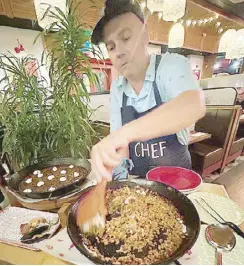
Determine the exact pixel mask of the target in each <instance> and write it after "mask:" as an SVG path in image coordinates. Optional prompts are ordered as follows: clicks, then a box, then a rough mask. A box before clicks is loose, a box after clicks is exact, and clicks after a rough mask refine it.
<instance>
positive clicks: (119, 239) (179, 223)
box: [83, 186, 186, 264]
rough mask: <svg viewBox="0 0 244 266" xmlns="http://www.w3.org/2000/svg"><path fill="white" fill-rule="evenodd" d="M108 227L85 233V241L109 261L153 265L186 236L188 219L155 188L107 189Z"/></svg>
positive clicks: (178, 244) (169, 254) (174, 248)
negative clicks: (186, 221) (185, 222)
mask: <svg viewBox="0 0 244 266" xmlns="http://www.w3.org/2000/svg"><path fill="white" fill-rule="evenodd" d="M106 200H107V205H108V206H107V207H108V216H107V218H106V224H105V228H104V229H102V230H100V231H97V232H96V234H94V232H93V234H91V233H89V234H84V233H83V234H84V238H83V240H84V243H85V245H86V246H87V248H88V249H89V250H90V251H92V253H94V254H96V256H97V257H99V258H100V259H102V260H103V261H106V262H107V263H108V264H111V263H112V264H152V263H154V262H155V261H160V260H166V259H167V258H168V257H170V256H171V255H172V254H173V253H175V252H176V250H177V249H178V248H179V247H180V245H181V243H182V242H183V239H184V237H185V236H186V227H185V225H184V218H183V217H182V216H181V215H180V213H179V212H178V210H177V208H176V207H175V206H174V205H173V204H172V203H171V202H170V201H169V200H167V199H165V198H163V197H160V196H159V195H158V194H157V193H155V192H152V191H151V190H148V189H145V188H142V187H139V186H137V187H134V188H129V187H127V186H125V187H123V188H120V189H115V190H111V189H108V190H107V195H106Z"/></svg>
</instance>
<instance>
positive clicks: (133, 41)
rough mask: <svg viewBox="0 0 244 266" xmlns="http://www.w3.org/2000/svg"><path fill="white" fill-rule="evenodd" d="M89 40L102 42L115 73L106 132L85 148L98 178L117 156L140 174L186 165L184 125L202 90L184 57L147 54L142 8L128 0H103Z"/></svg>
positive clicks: (197, 109)
mask: <svg viewBox="0 0 244 266" xmlns="http://www.w3.org/2000/svg"><path fill="white" fill-rule="evenodd" d="M92 42H93V43H94V44H99V43H100V42H104V43H105V44H106V47H107V49H108V53H109V56H110V59H111V61H112V64H113V66H114V67H115V68H116V69H117V70H118V71H119V73H120V74H121V76H119V78H117V79H116V80H115V81H113V83H112V86H111V114H110V115H111V133H110V135H108V136H107V137H105V138H104V139H103V140H101V141H100V142H99V143H98V144H96V145H95V146H94V147H93V149H92V152H91V158H92V170H93V172H94V173H95V175H96V177H97V181H98V182H101V180H102V178H106V179H108V180H111V178H112V174H111V172H112V171H111V169H114V168H116V167H117V166H119V165H120V163H121V160H122V159H123V158H130V159H131V160H132V162H133V164H134V167H133V169H132V171H131V174H135V175H140V176H145V175H146V173H147V171H149V170H150V169H151V168H154V167H156V166H180V167H184V168H188V169H189V168H191V158H190V154H189V151H188V145H187V144H188V134H189V131H188V129H187V128H188V127H189V126H191V125H192V124H194V123H195V122H196V121H197V120H199V119H200V118H202V117H203V116H204V115H205V104H204V97H203V93H202V91H201V90H200V89H199V87H198V85H197V81H196V80H195V78H194V77H193V74H192V71H191V68H190V66H189V63H188V61H187V59H186V58H185V57H183V56H181V55H178V54H170V53H166V54H164V55H159V56H156V55H151V56H150V55H149V53H148V44H149V37H148V32H147V28H146V23H145V20H144V16H143V12H142V10H141V9H140V6H139V4H138V3H137V2H136V1H133V0H107V1H106V4H105V11H104V16H103V17H102V18H101V19H100V20H99V22H98V23H97V25H96V27H95V29H94V31H93V35H92Z"/></svg>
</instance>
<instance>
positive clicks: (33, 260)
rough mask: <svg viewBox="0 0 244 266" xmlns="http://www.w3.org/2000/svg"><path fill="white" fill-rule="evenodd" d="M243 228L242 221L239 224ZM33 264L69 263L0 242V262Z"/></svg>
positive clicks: (210, 188)
mask: <svg viewBox="0 0 244 266" xmlns="http://www.w3.org/2000/svg"><path fill="white" fill-rule="evenodd" d="M200 191H202V192H210V193H215V194H218V195H221V196H224V197H228V194H227V192H226V190H225V188H224V186H222V185H216V184H207V183H204V184H203V185H202V187H201V189H200ZM240 228H241V229H242V230H244V223H243V224H242V225H241V226H240ZM4 262H5V263H6V262H7V263H10V264H22V265H23V264H25V265H26V264H28V265H30V264H33V265H57V264H59V265H64V264H71V263H70V262H65V261H63V260H60V259H58V258H56V257H53V256H51V255H49V254H47V253H45V252H43V251H30V250H27V249H22V248H19V247H13V246H10V245H6V244H1V243H0V264H4Z"/></svg>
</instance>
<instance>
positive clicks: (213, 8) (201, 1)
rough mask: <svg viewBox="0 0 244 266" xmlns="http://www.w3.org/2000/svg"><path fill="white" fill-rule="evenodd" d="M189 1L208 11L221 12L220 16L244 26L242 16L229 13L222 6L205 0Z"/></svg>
mask: <svg viewBox="0 0 244 266" xmlns="http://www.w3.org/2000/svg"><path fill="white" fill-rule="evenodd" d="M188 1H189V2H191V3H193V4H195V5H197V6H200V7H202V8H204V9H206V10H208V11H212V12H215V13H217V14H219V15H220V16H222V17H224V18H226V19H228V20H230V21H233V22H235V23H237V24H239V25H240V26H244V20H243V19H242V18H239V17H238V16H236V15H233V14H231V13H227V12H226V11H224V10H223V9H222V8H220V7H218V6H215V5H213V4H211V3H209V2H207V1H205V0H188Z"/></svg>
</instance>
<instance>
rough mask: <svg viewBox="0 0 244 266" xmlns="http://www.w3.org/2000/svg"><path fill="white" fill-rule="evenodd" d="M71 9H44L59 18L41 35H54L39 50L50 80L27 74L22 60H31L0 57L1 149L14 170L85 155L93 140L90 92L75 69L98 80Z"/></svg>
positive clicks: (86, 38) (83, 33)
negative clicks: (1, 71)
mask: <svg viewBox="0 0 244 266" xmlns="http://www.w3.org/2000/svg"><path fill="white" fill-rule="evenodd" d="M75 11H76V7H74V8H73V7H72V6H71V7H70V8H69V12H68V13H67V14H65V13H63V12H62V11H61V10H60V9H59V8H57V7H55V12H53V11H51V10H50V8H48V9H47V12H46V14H47V13H48V12H49V15H51V16H52V17H54V18H55V17H56V19H57V22H54V23H53V24H52V25H51V27H50V28H49V29H44V31H43V32H42V33H41V34H42V35H47V34H51V39H52V41H51V44H49V46H48V47H47V50H46V51H44V53H43V59H46V61H47V62H48V69H49V81H48V82H46V81H45V80H44V79H43V78H42V79H41V80H40V79H38V78H37V77H36V76H35V75H29V73H28V71H27V69H26V64H27V63H28V61H29V60H31V58H29V57H24V58H19V57H16V56H15V55H13V54H10V53H8V54H3V55H2V56H1V60H0V68H3V69H5V71H6V74H5V77H4V78H3V79H2V80H1V84H2V87H3V91H4V93H3V99H2V104H1V106H0V121H1V123H2V125H3V127H4V137H3V153H7V154H8V155H9V157H10V159H11V162H12V165H13V167H14V170H18V169H19V168H22V167H25V166H27V165H30V164H32V163H35V162H37V161H40V160H43V159H46V158H53V157H55V158H56V157H80V158H88V156H89V151H90V148H91V146H92V144H93V140H94V139H95V138H97V132H96V131H95V130H94V124H93V122H92V121H91V120H90V116H91V114H92V112H93V111H94V110H92V108H91V107H90V104H89V101H90V98H89V93H88V90H87V87H86V84H85V82H84V79H82V78H81V77H80V75H77V73H82V74H83V75H84V74H85V75H86V77H87V79H88V80H89V82H90V83H91V84H96V85H97V86H99V82H98V79H97V76H96V75H95V74H94V73H93V71H92V67H91V65H90V63H89V57H88V56H87V54H86V51H84V50H83V49H82V48H84V45H85V43H86V42H87V41H89V40H90V36H89V34H87V31H86V28H85V25H84V24H82V23H80V22H79V21H78V20H77V18H76V15H75ZM46 14H45V15H46ZM92 52H93V53H97V50H96V51H95V50H94V49H92ZM47 84H48V85H47ZM3 85H4V86H3Z"/></svg>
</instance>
